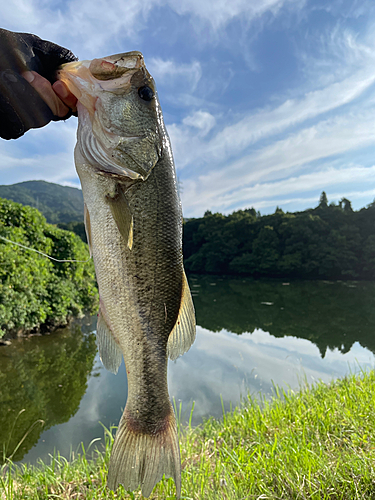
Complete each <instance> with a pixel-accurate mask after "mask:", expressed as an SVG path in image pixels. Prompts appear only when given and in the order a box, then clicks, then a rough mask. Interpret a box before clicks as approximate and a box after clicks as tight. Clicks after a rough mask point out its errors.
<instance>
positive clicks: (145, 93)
mask: <svg viewBox="0 0 375 500" xmlns="http://www.w3.org/2000/svg"><path fill="white" fill-rule="evenodd" d="M138 95H139V97H140V98H141V99H143V100H144V101H151V99H152V98H153V97H154V91H153V90H152V89H151V88H150V87H148V86H147V85H145V86H144V87H141V88H139V89H138Z"/></svg>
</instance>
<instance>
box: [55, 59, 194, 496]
mask: <svg viewBox="0 0 375 500" xmlns="http://www.w3.org/2000/svg"><path fill="white" fill-rule="evenodd" d="M59 78H60V79H61V80H63V81H64V82H65V83H66V84H67V85H68V87H69V88H70V90H71V92H72V93H74V94H75V95H76V97H77V98H78V118H79V126H78V132H77V145H76V149H75V163H76V168H77V172H78V175H79V177H80V180H81V184H82V190H83V196H84V201H85V226H86V232H87V238H88V242H89V246H90V251H91V253H92V255H93V258H94V264H95V270H96V277H97V282H98V287H99V295H100V309H99V315H98V326H97V341H98V347H99V354H100V357H101V360H102V362H103V364H104V365H105V366H106V368H108V369H109V370H111V371H112V372H114V373H116V372H117V370H118V367H119V365H120V363H121V359H122V357H124V361H125V366H126V373H127V378H128V398H127V402H126V406H125V410H124V413H123V415H122V417H121V420H120V424H119V427H118V431H117V433H116V437H115V441H114V445H113V450H112V454H111V459H110V465H109V474H108V485H109V487H110V488H112V489H116V488H117V486H118V485H119V484H123V485H124V487H125V489H128V490H134V489H136V488H137V487H139V486H141V488H142V494H143V495H144V496H146V497H147V496H149V495H150V494H151V492H152V489H153V487H154V486H155V484H156V483H157V482H158V481H159V480H160V479H161V478H162V476H163V474H164V475H165V476H166V477H173V479H174V481H175V484H176V496H177V497H178V498H179V496H180V491H181V465H180V452H179V445H178V438H177V428H176V421H175V416H174V412H173V408H172V405H171V402H170V398H169V394H168V385H167V367H168V356H169V357H170V358H171V359H176V358H177V357H178V356H179V355H182V354H183V353H184V352H186V351H187V350H188V349H189V348H190V346H191V344H192V343H193V342H194V339H195V315H194V306H193V302H192V298H191V294H190V290H189V286H188V284H187V280H186V276H185V273H184V269H183V258H182V211H181V204H180V201H179V197H178V193H177V186H176V174H175V169H174V163H173V157H172V150H171V147H170V142H169V137H168V134H167V132H166V130H165V126H164V122H163V117H162V113H161V109H160V105H159V101H158V98H157V92H156V89H155V84H154V82H153V79H152V77H151V76H150V75H149V73H148V72H147V69H146V67H145V65H144V61H143V56H142V55H141V54H140V53H139V52H131V53H126V54H120V55H115V56H109V57H106V58H102V59H95V60H93V61H82V62H74V63H69V64H67V65H65V66H64V67H63V68H62V70H61V71H60V73H59Z"/></svg>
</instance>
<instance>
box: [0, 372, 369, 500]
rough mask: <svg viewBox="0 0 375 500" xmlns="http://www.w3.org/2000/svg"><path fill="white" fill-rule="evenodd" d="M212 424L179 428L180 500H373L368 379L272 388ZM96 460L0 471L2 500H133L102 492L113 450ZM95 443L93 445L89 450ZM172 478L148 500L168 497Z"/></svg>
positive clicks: (108, 442)
mask: <svg viewBox="0 0 375 500" xmlns="http://www.w3.org/2000/svg"><path fill="white" fill-rule="evenodd" d="M275 391H276V395H275V397H274V399H272V400H271V401H270V402H268V401H265V400H262V401H260V402H259V400H255V399H253V398H251V397H249V398H247V399H246V401H244V402H243V405H242V406H241V407H240V408H236V409H235V410H234V411H232V412H230V413H227V414H225V415H224V416H223V419H222V420H220V421H218V420H214V419H209V420H208V421H206V422H205V423H203V424H202V425H201V426H199V427H197V428H192V427H191V426H190V425H187V426H186V427H181V438H180V444H181V458H182V467H183V472H182V498H185V499H209V500H211V499H225V500H232V499H257V500H263V499H296V500H297V499H299V500H304V499H309V500H310V499H311V500H315V499H316V500H317V499H319V500H320V499H327V500H328V499H329V500H339V499H340V500H347V499H366V500H370V499H375V371H371V372H363V373H361V375H359V376H354V375H350V376H348V377H346V378H344V379H341V380H338V381H335V382H332V383H331V384H329V385H325V384H323V383H318V384H316V385H314V386H312V387H310V388H307V389H304V390H300V391H298V392H293V391H288V392H285V391H282V390H279V389H277V388H275ZM112 431H113V429H112V430H111V432H110V431H106V432H105V445H104V446H103V449H102V451H96V452H94V455H93V457H92V458H88V457H89V456H91V454H90V453H89V452H88V451H85V450H84V449H82V452H81V453H80V454H79V455H78V456H76V457H73V458H72V460H71V461H69V462H67V461H66V460H65V459H64V458H62V457H60V456H58V455H57V456H55V457H53V458H51V463H50V464H49V465H47V464H42V463H41V464H39V465H38V466H36V467H30V466H24V465H22V466H19V467H16V466H14V465H13V464H11V463H8V464H7V465H5V466H4V467H3V469H2V471H1V475H0V498H1V500H3V499H7V500H15V499H33V500H34V499H38V500H44V499H47V498H48V499H49V498H51V499H52V498H54V499H69V500H70V499H72V500H73V499H74V500H79V499H87V500H90V499H114V498H133V499H136V498H137V499H138V498H141V497H140V494H139V492H135V493H134V494H133V493H131V494H129V493H126V492H124V491H123V490H122V489H121V488H120V489H119V490H118V491H117V494H116V493H113V492H111V491H108V490H107V489H106V475H107V466H108V461H109V456H110V449H111V446H112V442H113V437H112ZM97 445H98V443H93V445H92V447H94V446H97ZM174 492H175V489H174V483H173V481H172V480H171V479H169V480H163V481H161V482H160V483H159V484H158V485H157V486H156V488H155V489H154V491H153V493H152V495H151V497H150V498H152V499H169V498H174Z"/></svg>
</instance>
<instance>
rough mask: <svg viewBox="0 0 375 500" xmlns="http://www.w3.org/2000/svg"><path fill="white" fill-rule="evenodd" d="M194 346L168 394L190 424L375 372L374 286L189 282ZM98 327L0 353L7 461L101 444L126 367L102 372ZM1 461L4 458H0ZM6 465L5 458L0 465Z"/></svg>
mask: <svg viewBox="0 0 375 500" xmlns="http://www.w3.org/2000/svg"><path fill="white" fill-rule="evenodd" d="M189 282H190V286H191V290H192V294H193V297H194V303H195V307H196V316H197V325H198V326H197V339H196V341H195V344H194V345H193V347H192V348H191V349H190V351H189V352H188V353H186V354H185V355H184V356H182V357H181V358H179V359H178V360H177V361H175V362H169V374H168V381H169V391H170V396H171V398H174V399H175V401H176V403H177V405H178V406H179V405H180V404H181V407H182V415H183V420H187V419H188V418H189V414H190V410H191V407H192V403H193V401H195V408H194V412H193V424H194V425H196V424H199V423H200V422H201V421H202V418H207V417H209V416H211V415H212V416H215V417H220V416H221V415H222V403H223V404H224V407H225V409H229V408H230V405H231V404H233V405H236V404H238V403H239V402H240V401H241V398H242V397H243V396H246V395H247V393H248V392H249V393H251V394H252V395H254V396H258V395H260V394H262V395H265V396H266V397H270V396H271V395H272V394H273V384H277V385H279V386H284V387H291V388H293V389H296V388H298V387H300V386H301V385H303V384H305V383H306V382H307V383H313V382H314V381H316V380H319V379H321V380H323V381H329V380H331V379H332V378H337V377H342V376H344V375H345V374H347V373H349V372H358V371H360V370H363V369H368V368H374V366H375V363H374V361H375V357H374V353H375V283H372V282H322V281H320V282H306V281H300V282H290V283H282V282H272V281H253V280H250V279H229V278H219V277H207V276H205V277H194V276H193V277H190V278H189ZM95 324H96V317H88V318H84V319H83V320H80V321H75V322H74V323H73V324H72V325H71V327H70V328H66V329H63V330H60V331H58V332H55V333H53V334H51V335H46V336H33V337H29V338H23V339H16V340H13V341H12V343H11V345H8V346H1V347H0V387H1V389H0V451H3V450H4V452H5V456H7V457H12V459H13V460H14V461H22V462H28V463H36V462H37V460H38V458H42V459H43V460H44V461H46V460H47V461H48V456H49V454H53V452H54V450H58V451H59V452H60V453H61V454H62V455H64V456H66V457H69V455H70V452H71V451H76V450H78V449H79V445H80V443H81V442H83V443H84V445H85V447H86V448H87V446H88V445H89V443H90V442H91V441H92V440H93V439H95V438H103V427H102V424H103V425H105V426H106V427H109V426H110V425H113V424H114V425H117V424H118V421H119V419H120V417H121V414H122V409H123V408H124V406H125V403H126V397H127V383H126V373H125V367H124V364H122V365H121V368H120V370H119V373H118V374H117V375H113V374H111V373H109V372H108V371H106V370H105V369H104V368H103V367H102V365H101V362H100V360H99V358H98V355H97V350H96V344H95ZM2 455H4V453H2ZM1 458H3V457H0V459H1Z"/></svg>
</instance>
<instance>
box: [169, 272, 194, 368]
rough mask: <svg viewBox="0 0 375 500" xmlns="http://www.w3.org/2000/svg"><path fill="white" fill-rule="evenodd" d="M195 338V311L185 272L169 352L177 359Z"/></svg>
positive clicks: (172, 357)
mask: <svg viewBox="0 0 375 500" xmlns="http://www.w3.org/2000/svg"><path fill="white" fill-rule="evenodd" d="M194 340H195V311H194V304H193V299H192V297H191V293H190V289H189V284H188V282H187V279H186V275H185V272H184V273H183V279H182V292H181V305H180V312H179V314H178V318H177V321H176V324H175V326H174V328H173V330H172V331H171V333H170V334H169V338H168V345H167V354H168V356H169V358H170V359H172V360H175V359H177V358H178V357H179V356H182V354H184V353H185V352H186V351H188V350H189V349H190V347H191V346H192V344H193V343H194Z"/></svg>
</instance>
